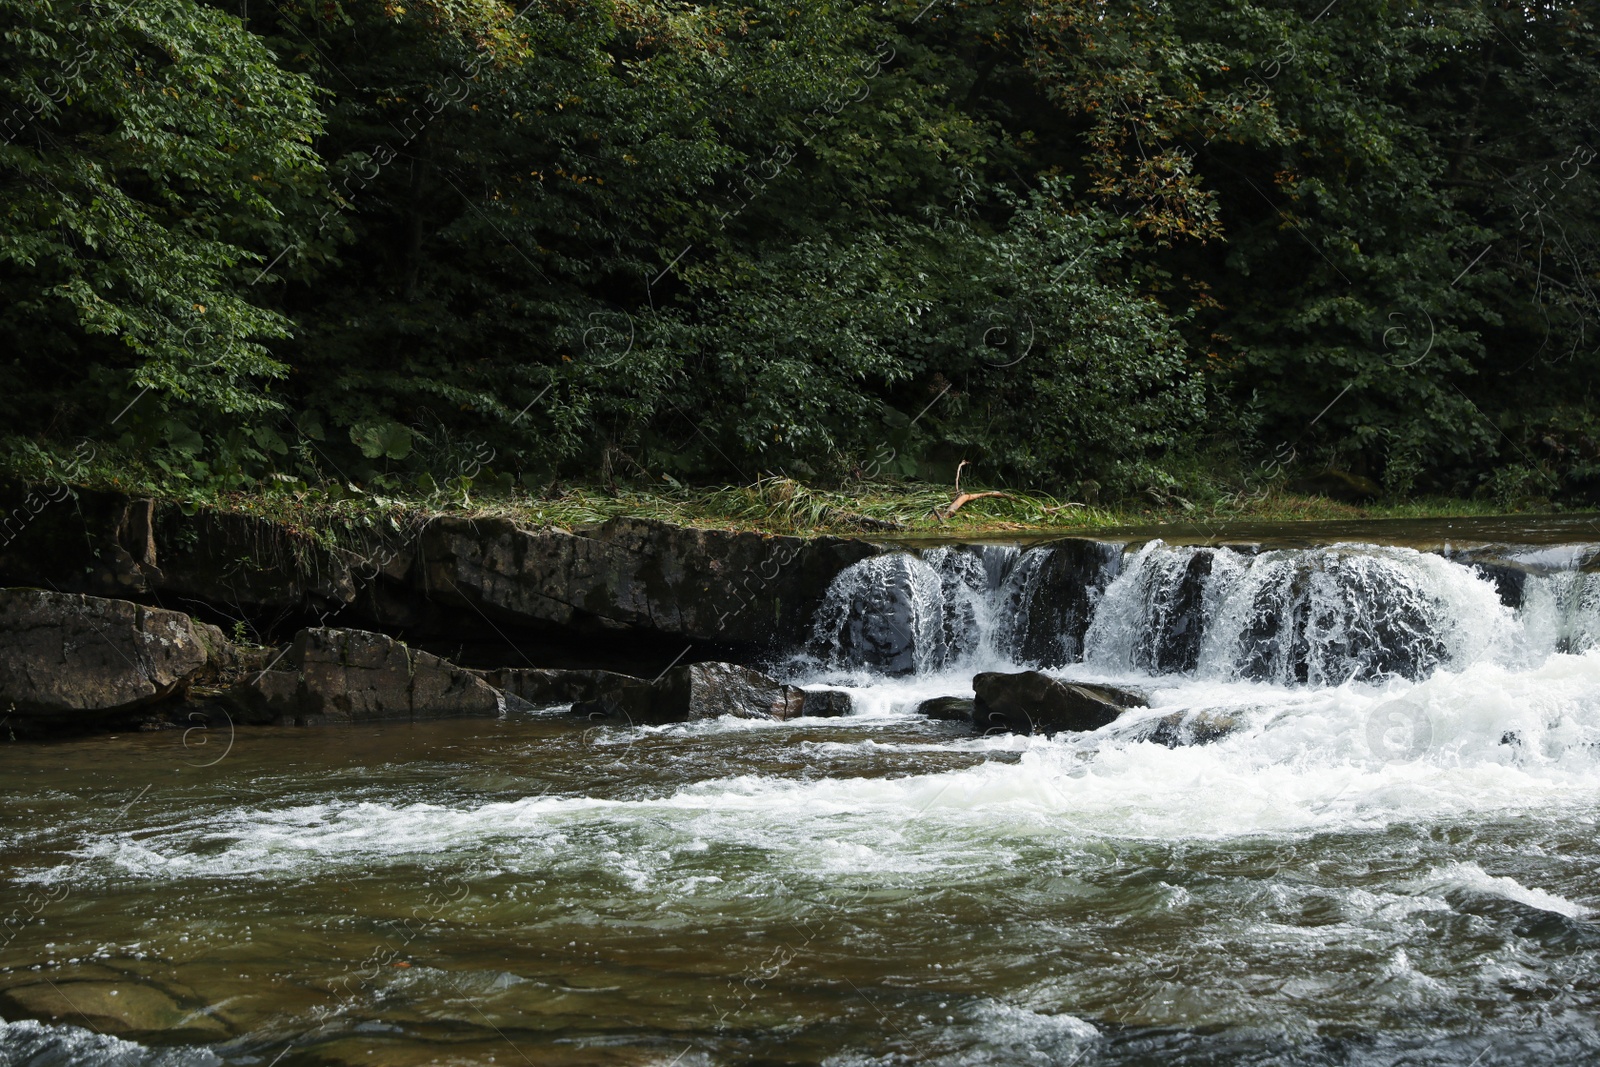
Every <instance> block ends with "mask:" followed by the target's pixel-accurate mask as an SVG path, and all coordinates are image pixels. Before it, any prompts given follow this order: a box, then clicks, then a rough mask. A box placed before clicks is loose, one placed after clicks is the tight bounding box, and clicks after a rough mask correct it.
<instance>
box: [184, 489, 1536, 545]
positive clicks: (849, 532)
mask: <svg viewBox="0 0 1600 1067" xmlns="http://www.w3.org/2000/svg"><path fill="white" fill-rule="evenodd" d="M953 498H954V493H953V492H952V491H951V490H950V489H947V488H936V487H931V486H914V485H874V484H863V485H859V486H853V487H851V488H850V489H849V490H844V489H819V488H814V487H809V486H806V485H802V484H800V483H798V482H793V481H789V480H787V479H778V478H768V479H763V480H761V481H759V482H756V483H754V484H752V485H744V486H722V487H710V488H694V487H683V488H673V489H663V490H658V489H655V488H653V487H651V488H640V487H628V486H618V487H615V488H610V489H608V488H603V487H598V486H572V487H568V488H566V489H563V490H561V491H560V492H557V493H553V494H547V495H538V496H535V495H530V494H525V493H513V494H510V495H504V496H479V495H472V496H467V497H464V498H461V499H456V500H445V499H439V498H431V499H407V498H404V497H390V496H385V495H381V494H372V495H367V494H350V495H342V494H341V495H329V494H328V493H326V492H324V491H318V490H311V491H301V492H294V493H285V492H273V491H266V492H244V493H228V494H222V495H219V496H218V497H216V498H215V499H214V500H213V501H210V502H209V506H211V507H213V508H215V509H217V510H222V511H232V512H243V513H249V514H254V515H259V516H262V517H265V518H270V519H273V520H275V521H277V522H280V523H282V524H284V525H285V526H287V527H289V528H291V529H293V530H296V531H298V532H301V533H304V534H307V535H310V536H313V537H315V538H318V539H321V538H323V537H326V536H328V535H330V534H332V535H333V536H334V537H335V539H336V540H337V539H338V533H339V532H340V531H352V532H353V531H356V530H359V529H363V528H364V529H374V528H381V527H383V526H389V527H391V528H393V529H396V530H399V529H403V528H405V527H406V526H407V525H411V524H415V523H418V522H420V521H423V520H425V519H427V518H429V517H432V516H436V515H445V514H448V515H460V516H467V517H476V518H507V519H511V520H514V521H516V522H519V523H523V524H526V525H529V526H553V527H561V528H565V529H573V528H577V527H583V526H590V525H595V524H598V523H602V522H604V521H606V520H608V519H615V518H640V519H655V520H660V521H664V522H671V523H676V524H679V525H684V526H699V527H705V528H710V529H723V530H748V531H756V532H761V533H770V534H799V535H821V534H836V535H844V536H866V537H882V538H900V537H963V536H971V535H976V534H993V533H1004V532H1025V531H1041V532H1062V533H1070V532H1073V531H1093V530H1100V529H1107V528H1111V527H1117V526H1128V525H1146V524H1150V523H1160V522H1186V523H1193V522H1207V521H1228V520H1254V521H1267V522H1287V521H1295V520H1312V519H1324V520H1326V519H1359V518H1431V517H1458V516H1471V515H1498V514H1505V513H1507V512H1506V509H1504V508H1501V507H1497V506H1495V505H1493V504H1491V503H1487V502H1480V501H1467V500H1453V499H1422V500H1411V501H1405V502H1402V503H1396V504H1387V505H1372V506H1363V507H1357V506H1351V505H1348V504H1341V503H1338V502H1335V501H1331V500H1327V499H1325V498H1321V497H1306V496H1297V495H1294V494H1290V493H1286V492H1282V491H1273V492H1271V493H1268V494H1265V495H1261V496H1259V497H1256V498H1254V499H1250V500H1248V501H1244V502H1225V503H1223V504H1219V505H1213V506H1210V507H1200V506H1197V505H1193V504H1190V505H1189V506H1187V507H1185V506H1183V504H1182V503H1165V504H1162V503H1156V502H1154V501H1152V502H1151V503H1150V504H1149V505H1148V506H1144V505H1141V504H1140V503H1139V502H1133V503H1126V502H1125V503H1121V504H1118V505H1116V506H1104V507H1091V506H1087V505H1082V504H1080V503H1079V502H1075V501H1070V500H1063V499H1059V498H1057V497H1053V496H1049V495H1047V494H1042V493H1025V492H1019V493H1011V492H1008V495H1006V496H1004V497H985V498H981V499H977V500H973V501H970V502H968V503H967V504H965V505H964V506H963V507H962V508H961V509H960V510H958V511H957V512H956V513H955V514H954V515H953V516H948V517H947V516H946V514H945V512H946V510H947V509H948V508H949V506H950V504H951V502H952V499H953Z"/></svg>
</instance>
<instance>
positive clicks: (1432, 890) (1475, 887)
mask: <svg viewBox="0 0 1600 1067" xmlns="http://www.w3.org/2000/svg"><path fill="white" fill-rule="evenodd" d="M1407 887H1408V888H1411V889H1414V890H1416V891H1417V892H1422V893H1429V894H1433V895H1437V896H1443V895H1444V894H1445V893H1448V892H1451V891H1453V890H1466V891H1468V892H1470V893H1476V894H1479V895H1482V896H1492V897H1500V898H1502V899H1504V900H1510V901H1515V902H1516V903H1518V904H1524V905H1527V906H1528V907H1530V908H1538V909H1539V910H1540V911H1548V912H1552V913H1554V914H1556V915H1562V916H1565V917H1566V918H1568V919H1587V918H1589V917H1590V916H1591V915H1593V914H1594V912H1593V911H1592V910H1591V909H1589V908H1586V907H1584V906H1583V905H1582V904H1579V903H1577V902H1575V901H1571V900H1568V899H1567V898H1566V897H1563V896H1558V895H1556V894H1555V893H1547V892H1545V891H1544V890H1543V889H1533V888H1529V887H1528V886H1525V885H1523V884H1522V883H1521V882H1519V881H1517V880H1516V879H1515V878H1505V877H1496V876H1495V875H1492V874H1489V873H1488V872H1486V871H1485V870H1484V869H1483V868H1482V867H1480V866H1478V865H1477V864H1476V863H1452V864H1450V865H1449V866H1448V867H1435V868H1434V869H1433V870H1431V871H1429V872H1428V874H1427V875H1426V876H1424V877H1422V878H1419V879H1416V880H1414V881H1412V882H1410V883H1407Z"/></svg>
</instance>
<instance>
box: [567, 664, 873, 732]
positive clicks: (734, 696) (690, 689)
mask: <svg viewBox="0 0 1600 1067" xmlns="http://www.w3.org/2000/svg"><path fill="white" fill-rule="evenodd" d="M849 709H850V702H849V694H848V693H842V692H839V691H837V690H825V691H818V692H811V693H808V692H806V691H805V690H804V689H801V688H799V687H798V686H793V685H784V684H783V683H781V682H778V681H776V680H774V679H772V678H769V677H767V676H766V675H765V674H762V673H761V672H760V671H755V670H751V669H750V668H748V667H740V666H738V665H737V664H733V663H693V664H690V665H689V666H687V667H674V668H673V669H672V670H670V671H667V672H666V673H665V674H663V675H662V676H661V677H660V678H659V679H657V680H656V681H654V682H643V681H641V682H636V683H633V684H628V685H622V686H618V687H616V688H614V689H611V690H608V691H606V692H603V693H600V694H598V695H596V696H595V697H594V698H593V699H592V700H582V701H579V702H577V703H576V704H574V705H573V706H572V712H573V714H574V715H580V716H583V717H584V718H588V719H591V720H596V721H598V720H602V719H617V720H624V721H627V722H631V723H666V722H688V721H690V720H691V719H714V718H718V717H719V716H722V715H733V716H736V717H738V718H741V719H794V718H798V717H799V716H801V715H844V714H848V712H849Z"/></svg>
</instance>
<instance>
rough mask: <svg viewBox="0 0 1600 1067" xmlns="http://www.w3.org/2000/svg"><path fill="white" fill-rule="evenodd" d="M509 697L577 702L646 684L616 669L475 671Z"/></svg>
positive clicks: (545, 704)
mask: <svg viewBox="0 0 1600 1067" xmlns="http://www.w3.org/2000/svg"><path fill="white" fill-rule="evenodd" d="M472 673H474V674H476V675H477V676H478V677H480V678H482V679H483V680H484V681H485V682H488V683H489V684H490V685H492V686H494V687H495V688H496V689H498V690H500V691H501V692H502V693H504V694H505V695H506V696H508V697H516V698H517V699H518V700H521V701H524V702H526V703H527V704H530V705H532V706H533V707H535V708H549V707H554V706H556V705H557V704H574V703H577V702H578V701H580V700H593V699H594V698H595V697H596V696H598V695H599V694H601V693H603V692H606V691H608V690H612V689H621V688H623V687H625V686H629V685H640V684H647V683H645V681H644V679H642V678H635V677H633V676H632V675H627V674H618V673H617V672H615V671H589V670H573V671H567V670H554V669H548V668H536V667H503V668H499V669H497V670H492V671H473V672H472Z"/></svg>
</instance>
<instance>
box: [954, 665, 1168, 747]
mask: <svg viewBox="0 0 1600 1067" xmlns="http://www.w3.org/2000/svg"><path fill="white" fill-rule="evenodd" d="M972 687H973V690H974V691H975V693H976V696H975V698H974V700H973V723H974V725H976V726H977V727H978V728H979V729H982V730H1001V731H1006V732H1010V733H1019V734H1046V735H1049V734H1055V733H1060V732H1061V731H1088V730H1098V729H1099V728H1100V727H1102V726H1105V725H1107V724H1109V723H1112V722H1115V721H1116V719H1117V717H1118V716H1120V715H1121V714H1122V712H1123V711H1124V710H1125V709H1126V708H1128V707H1137V706H1140V705H1142V704H1144V700H1143V698H1142V697H1140V696H1139V694H1137V693H1134V692H1132V691H1131V690H1124V689H1117V688H1115V687H1111V686H1093V685H1075V684H1072V683H1070V682H1061V681H1057V680H1056V679H1054V678H1051V677H1050V676H1049V675H1047V674H1041V673H1039V672H1038V671H1023V672H1021V673H1019V674H1001V673H998V672H990V673H985V674H980V675H978V676H977V677H975V678H974V679H973V680H972Z"/></svg>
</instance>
